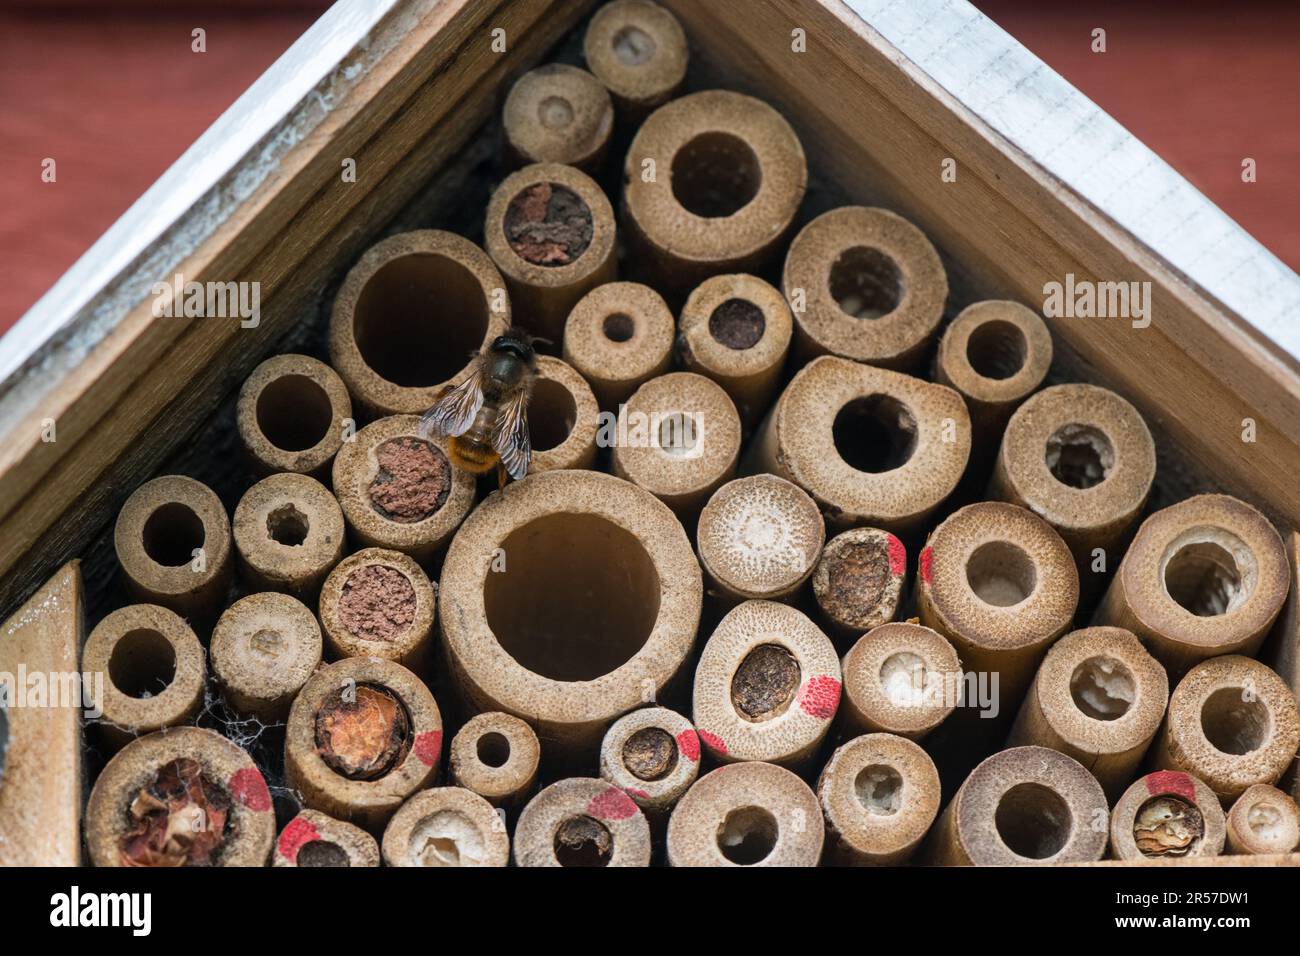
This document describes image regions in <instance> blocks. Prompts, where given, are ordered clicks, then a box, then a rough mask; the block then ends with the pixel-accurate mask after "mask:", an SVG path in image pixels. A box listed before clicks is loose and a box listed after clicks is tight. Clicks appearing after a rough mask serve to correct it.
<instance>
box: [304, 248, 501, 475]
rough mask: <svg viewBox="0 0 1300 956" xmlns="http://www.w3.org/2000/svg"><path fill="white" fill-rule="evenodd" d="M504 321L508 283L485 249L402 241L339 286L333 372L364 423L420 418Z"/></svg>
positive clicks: (360, 264)
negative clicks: (377, 418)
mask: <svg viewBox="0 0 1300 956" xmlns="http://www.w3.org/2000/svg"><path fill="white" fill-rule="evenodd" d="M510 321H511V320H510V298H509V296H507V295H506V284H505V280H504V279H502V278H501V273H500V272H498V271H497V267H496V266H495V265H493V264H492V260H491V259H489V258H488V257H487V255H486V253H484V252H483V250H482V249H480V248H479V247H478V246H476V245H474V244H473V243H472V242H470V241H469V240H468V239H464V238H462V237H460V236H458V235H455V234H454V233H450V232H443V231H441V230H438V229H422V230H418V231H416V232H404V233H399V234H398V235H395V236H389V237H388V238H387V239H385V240H384V241H383V242H380V243H377V244H376V245H374V246H371V247H370V248H369V249H367V250H366V252H365V254H364V255H362V257H361V258H360V259H359V260H358V261H357V264H356V265H355V266H353V267H352V269H351V271H349V272H348V274H347V277H346V278H344V280H343V285H342V287H340V289H339V291H338V295H337V296H335V298H334V307H333V310H332V311H331V313H330V331H329V348H330V364H331V365H332V366H334V369H335V371H337V372H338V373H339V376H340V377H341V378H342V379H343V381H344V382H346V383H347V386H348V391H349V392H351V393H352V399H353V401H354V402H355V403H356V404H357V405H359V406H361V408H362V409H363V410H365V411H366V412H368V413H369V414H371V415H394V414H408V415H409V414H413V415H422V414H423V413H424V412H426V411H427V410H428V409H429V408H430V407H432V405H433V403H434V401H435V400H436V399H437V397H438V393H439V392H440V391H441V390H442V388H443V386H445V385H448V384H455V383H458V382H460V381H461V380H462V379H464V377H465V375H466V374H467V373H468V371H469V365H468V364H467V363H466V361H465V360H466V357H467V356H470V355H473V354H474V353H476V352H478V351H480V350H481V349H483V348H485V347H486V346H487V345H488V344H489V343H491V341H492V340H493V339H495V338H496V337H497V336H498V335H500V334H501V333H503V332H504V331H505V330H506V329H507V327H509V325H510ZM347 447H348V445H347V444H345V445H344V448H345V449H346V448H347ZM336 467H337V466H336ZM334 490H335V491H336V492H337V491H338V486H337V485H335V488H334Z"/></svg>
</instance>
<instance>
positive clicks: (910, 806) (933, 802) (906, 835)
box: [817, 734, 939, 866]
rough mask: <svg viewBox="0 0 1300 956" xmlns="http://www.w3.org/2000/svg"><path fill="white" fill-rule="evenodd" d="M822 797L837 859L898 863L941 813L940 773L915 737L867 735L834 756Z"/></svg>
mask: <svg viewBox="0 0 1300 956" xmlns="http://www.w3.org/2000/svg"><path fill="white" fill-rule="evenodd" d="M817 799H818V801H819V802H820V803H821V807H822V813H823V815H824V816H825V818H826V827H827V835H828V850H829V855H830V857H831V859H832V860H833V861H834V862H836V863H841V864H845V865H849V866H892V865H896V864H899V863H905V862H907V860H908V859H910V858H911V856H912V854H913V853H914V852H915V851H916V848H917V847H918V846H919V845H920V843H921V840H922V839H923V838H924V837H925V834H926V833H927V832H928V831H929V829H930V824H932V823H933V822H934V818H935V816H936V815H937V814H938V813H939V771H938V770H936V769H935V766H934V761H933V760H931V759H930V755H929V754H927V753H926V752H925V751H924V750H922V749H921V748H920V746H918V745H917V744H915V743H913V742H912V741H910V740H906V739H904V738H902V737H896V736H894V735H893V734H866V735H865V736H862V737H855V738H854V739H853V740H850V741H849V742H848V743H846V744H845V745H844V746H842V747H840V748H839V749H837V750H836V751H835V753H833V754H832V755H831V759H830V760H829V761H827V763H826V766H825V768H824V769H823V770H822V773H821V777H820V779H818V781H817Z"/></svg>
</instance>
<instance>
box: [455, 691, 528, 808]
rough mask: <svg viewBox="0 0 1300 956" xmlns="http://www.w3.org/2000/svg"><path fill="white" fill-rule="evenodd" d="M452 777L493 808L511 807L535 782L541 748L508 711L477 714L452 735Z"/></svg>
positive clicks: (525, 728)
mask: <svg viewBox="0 0 1300 956" xmlns="http://www.w3.org/2000/svg"><path fill="white" fill-rule="evenodd" d="M449 755H450V765H451V779H452V781H453V782H454V783H455V784H456V786H458V787H464V788H465V789H466V790H472V791H474V792H475V793H477V794H478V795H479V796H480V797H482V798H483V799H485V800H487V801H488V802H489V803H491V804H492V805H493V806H495V807H501V808H504V809H514V808H515V807H518V806H520V805H522V804H523V803H524V802H526V801H527V800H528V797H529V796H530V795H531V794H532V790H533V785H534V784H535V783H536V782H537V766H538V763H539V762H540V761H541V757H542V748H541V745H540V744H539V743H538V742H537V734H535V733H534V732H533V728H532V727H529V726H528V724H526V723H524V721H522V720H520V719H519V718H518V717H513V716H511V715H510V714H503V713H501V712H499V711H488V712H487V713H485V714H476V715H475V716H473V717H471V718H470V719H469V720H468V721H466V723H465V726H463V727H461V728H460V730H459V731H457V732H456V736H455V737H454V738H452V741H451V748H450V751H449Z"/></svg>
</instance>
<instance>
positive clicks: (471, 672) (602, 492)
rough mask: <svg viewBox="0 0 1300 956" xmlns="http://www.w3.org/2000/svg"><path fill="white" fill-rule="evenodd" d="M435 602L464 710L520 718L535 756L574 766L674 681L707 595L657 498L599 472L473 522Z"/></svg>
mask: <svg viewBox="0 0 1300 956" xmlns="http://www.w3.org/2000/svg"><path fill="white" fill-rule="evenodd" d="M557 555H563V560H557V559H556V556H557ZM439 600H440V607H439V609H438V622H439V627H440V630H441V633H442V639H443V646H444V648H445V650H446V653H447V658H448V666H449V670H450V673H451V676H452V678H453V680H454V681H455V683H456V685H457V687H458V688H459V690H460V693H461V694H462V696H463V698H464V699H465V700H466V701H467V703H468V704H469V706H470V709H471V710H472V711H483V710H501V711H505V712H506V713H510V714H514V715H515V716H517V717H523V718H525V719H527V720H528V721H529V723H530V724H532V725H533V726H534V727H535V728H536V730H537V735H538V737H539V738H540V739H541V741H542V749H543V753H544V755H546V756H547V757H555V758H560V759H575V760H576V759H581V758H586V759H590V758H592V757H594V756H595V753H596V750H597V748H598V747H599V744H600V739H601V737H603V736H604V733H605V730H606V728H607V727H608V725H609V723H610V722H611V721H612V720H614V719H615V718H616V717H619V716H620V715H622V714H624V713H626V712H627V711H629V710H631V709H633V708H634V707H637V706H639V705H640V704H642V703H645V702H648V701H651V700H655V699H657V698H658V696H659V695H660V694H661V693H662V692H663V690H664V688H665V687H667V686H668V685H669V683H670V681H671V680H672V679H673V678H674V677H675V676H676V675H677V674H678V673H679V671H681V669H682V667H683V665H684V664H685V663H686V657H687V655H688V654H689V653H690V650H691V647H692V644H693V642H694V639H695V631H696V628H697V627H698V625H699V617H700V607H701V603H702V600H703V585H702V582H701V578H700V569H699V565H698V563H697V562H696V560H695V555H694V553H693V552H692V550H691V546H690V542H689V541H688V540H687V538H686V534H685V532H684V531H683V530H682V527H681V525H680V524H679V523H678V522H677V520H676V519H675V518H674V517H673V515H672V512H670V511H669V510H668V509H667V508H666V507H664V506H663V504H661V503H660V502H658V501H656V500H655V499H654V497H653V496H651V495H649V494H647V493H646V492H644V491H642V490H641V489H639V488H637V487H636V486H635V485H631V484H629V483H627V482H625V481H620V480H619V479H617V478H613V477H610V476H609V475H603V474H599V473H597V472H591V471H552V472H545V473H543V474H540V475H530V476H529V477H527V478H525V479H524V480H523V481H520V482H516V483H514V484H511V485H508V486H507V487H506V489H505V491H504V492H502V493H500V494H495V495H492V496H490V497H488V499H487V500H485V501H484V502H483V503H482V504H481V505H480V506H479V507H478V508H477V509H476V510H475V511H474V513H473V514H472V515H470V517H469V518H468V519H467V520H466V522H465V524H464V525H462V526H461V529H460V531H459V532H458V533H457V535H456V538H455V540H454V541H453V542H452V544H451V547H450V549H448V552H447V559H446V562H445V563H444V565H443V570H442V578H441V589H440V595H439Z"/></svg>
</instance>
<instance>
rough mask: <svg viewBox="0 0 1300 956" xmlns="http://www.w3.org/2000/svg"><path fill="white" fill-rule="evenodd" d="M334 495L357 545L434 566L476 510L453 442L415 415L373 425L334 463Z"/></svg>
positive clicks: (473, 490) (472, 483) (470, 482)
mask: <svg viewBox="0 0 1300 956" xmlns="http://www.w3.org/2000/svg"><path fill="white" fill-rule="evenodd" d="M334 493H335V494H336V495H337V496H338V501H339V505H340V506H341V507H342V509H343V517H344V518H345V519H346V521H347V525H348V530H349V531H350V532H351V534H352V538H353V540H354V541H355V542H356V543H357V544H359V545H361V546H362V547H368V548H386V549H388V550H390V551H401V552H403V553H405V554H409V555H410V556H411V557H413V558H414V559H415V560H416V561H421V562H426V563H427V562H429V561H431V560H432V559H433V558H434V556H435V555H436V554H438V552H440V551H441V550H442V549H443V548H444V547H446V544H447V542H448V541H449V540H451V536H452V533H453V532H455V530H456V528H457V527H459V525H460V523H461V522H462V521H463V520H464V519H465V516H466V515H467V514H469V512H470V509H471V508H473V507H474V497H475V495H476V493H477V486H476V484H475V479H474V476H473V475H472V474H469V473H468V472H465V471H461V470H459V469H456V468H453V467H452V465H451V458H450V456H449V454H448V451H447V440H446V439H443V438H438V437H437V436H435V435H422V434H421V430H420V418H419V416H416V415H391V416H389V417H388V418H381V419H379V420H378V421H376V422H371V423H370V424H369V425H367V426H366V427H365V428H363V429H361V431H359V432H357V435H356V439H355V440H354V441H351V442H347V443H346V444H344V446H343V447H342V448H341V449H340V450H339V453H338V455H337V456H336V457H335V459H334Z"/></svg>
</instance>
